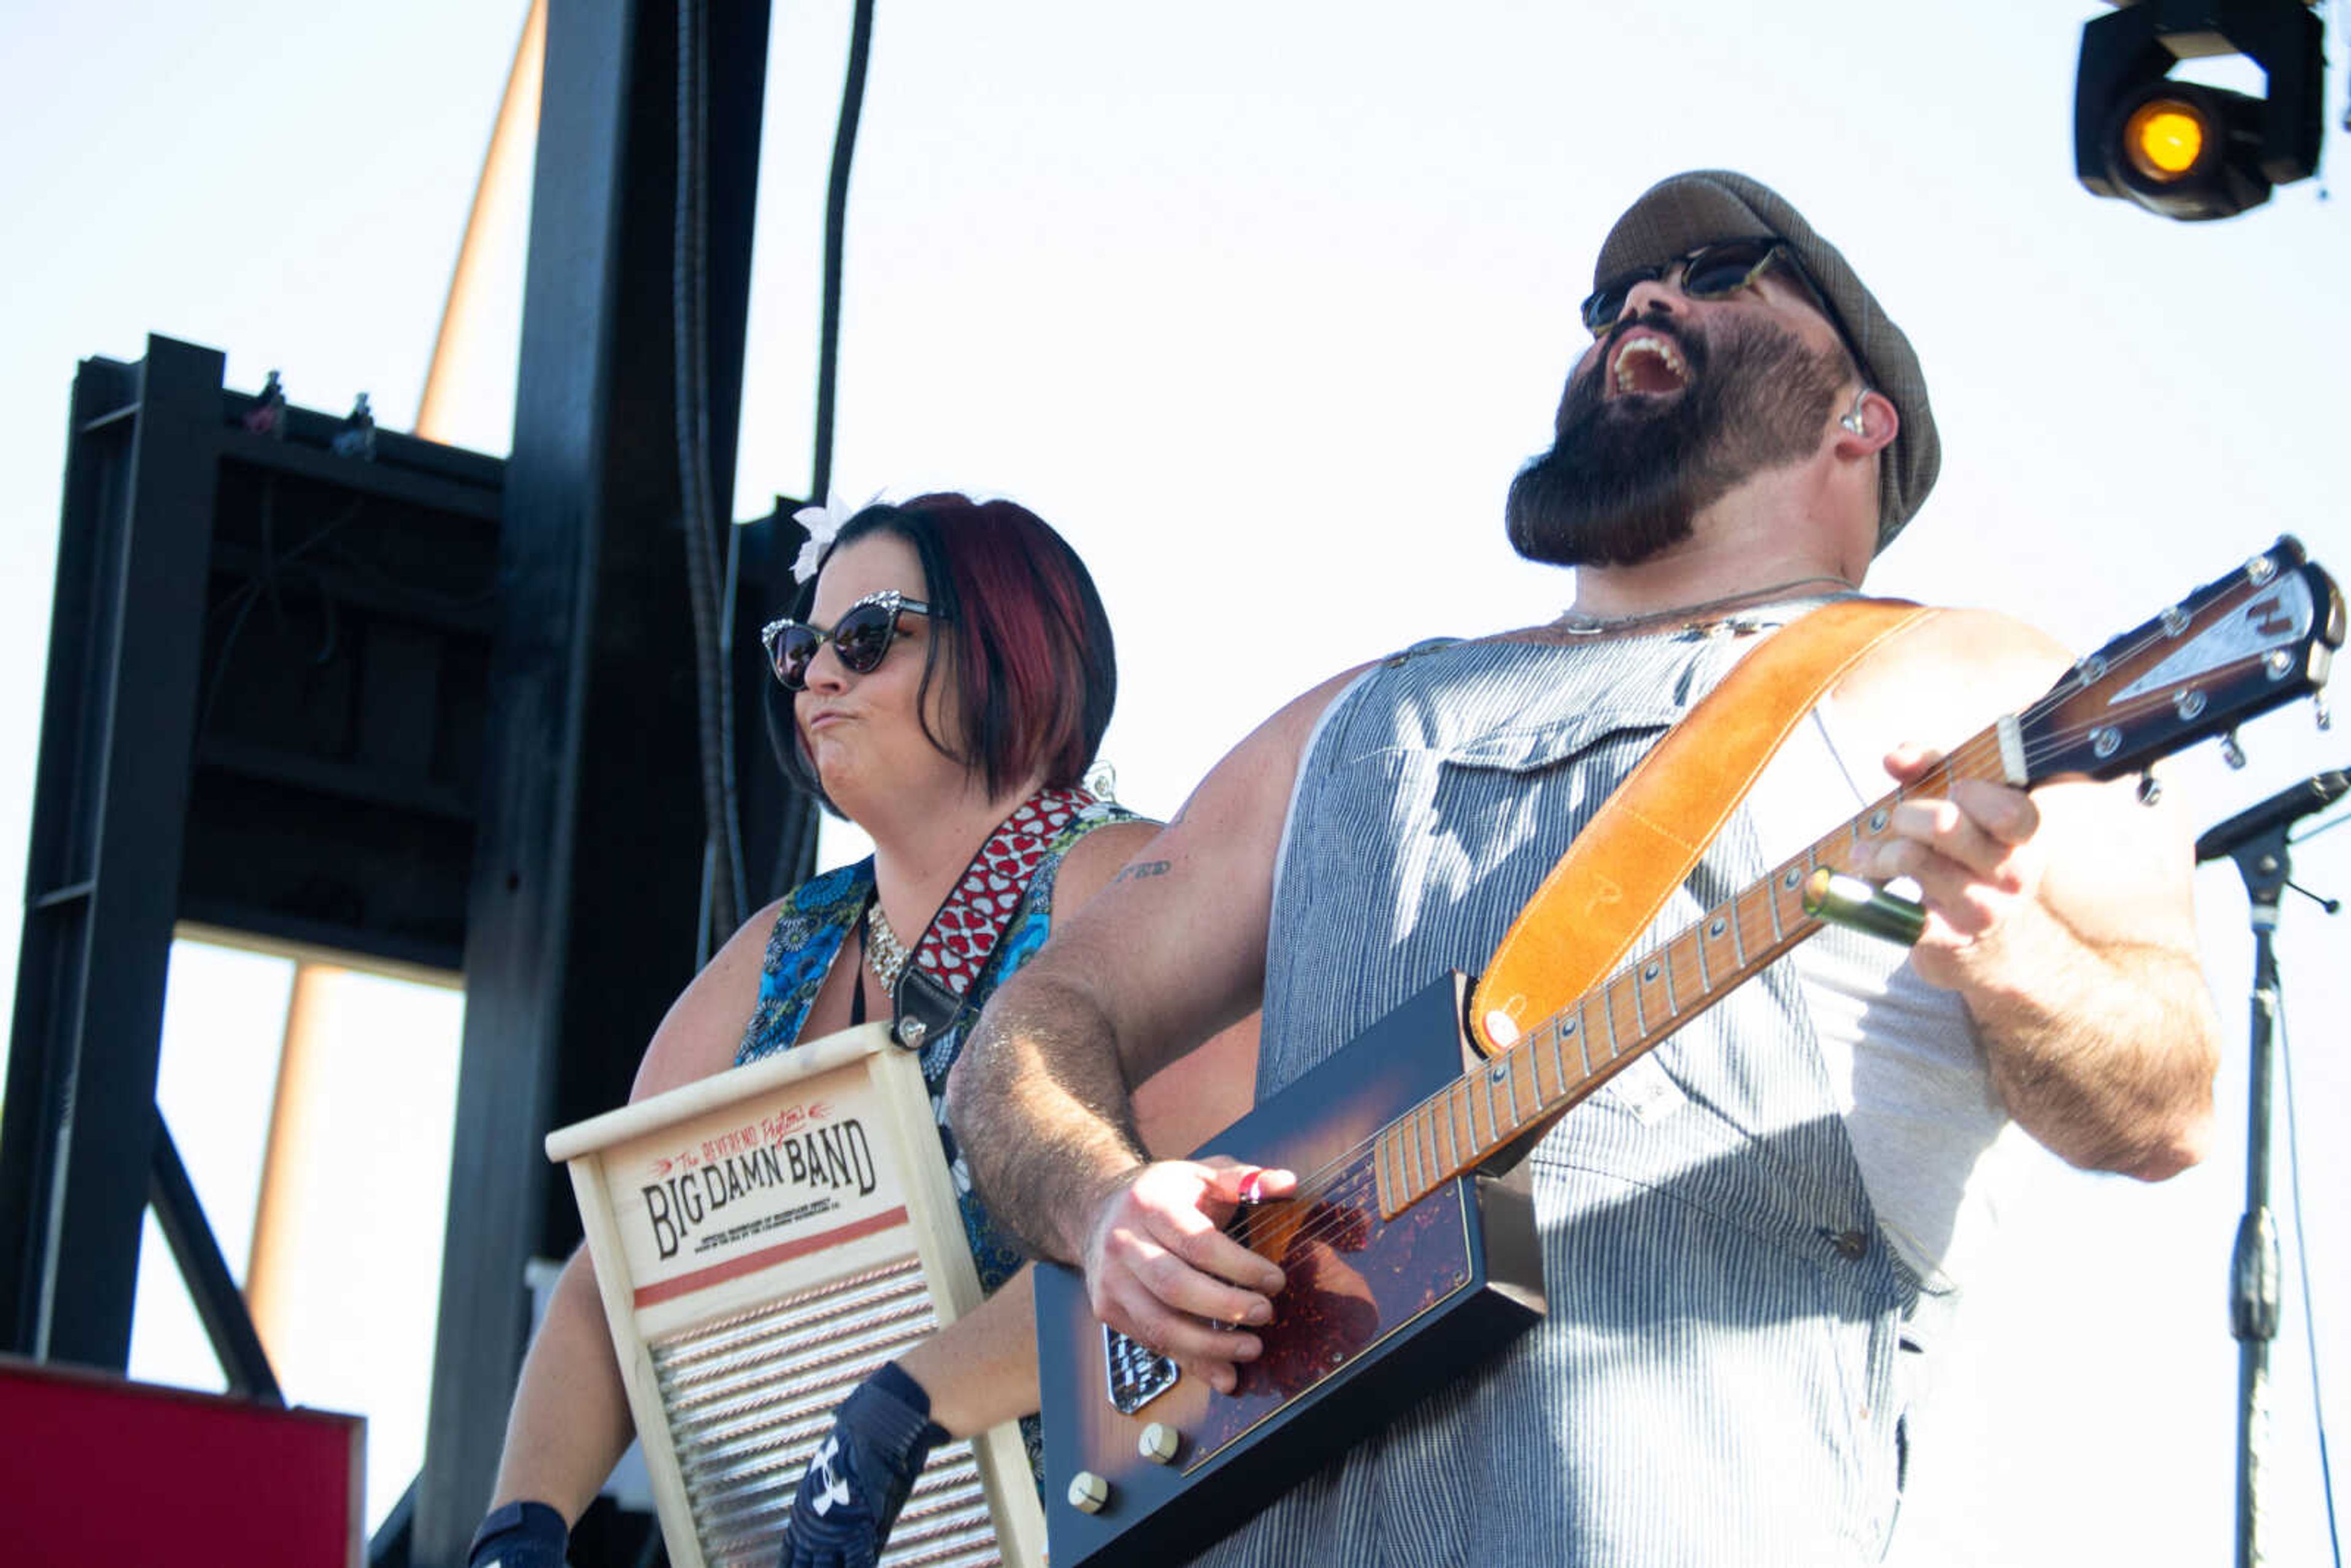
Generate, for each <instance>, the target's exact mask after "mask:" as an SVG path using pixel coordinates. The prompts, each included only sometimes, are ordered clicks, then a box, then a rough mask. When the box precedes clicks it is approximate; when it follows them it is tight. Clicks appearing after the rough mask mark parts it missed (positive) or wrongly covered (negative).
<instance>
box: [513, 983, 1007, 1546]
mask: <svg viewBox="0 0 2351 1568" xmlns="http://www.w3.org/2000/svg"><path fill="white" fill-rule="evenodd" d="M547 1154H548V1157H549V1159H551V1160H554V1161H556V1162H558V1163H559V1164H563V1165H566V1166H569V1168H570V1171H571V1185H572V1189H573V1191H574V1193H575V1194H576V1195H577V1197H578V1198H579V1200H580V1218H581V1220H582V1221H583V1223H584V1224H585V1227H586V1229H587V1232H588V1248H589V1251H590V1254H591V1255H592V1256H593V1258H594V1259H595V1262H596V1279H597V1283H598V1286H599V1288H600V1289H601V1291H602V1292H603V1297H604V1314H605V1318H606V1321H607V1322H609V1323H610V1324H611V1331H612V1343H613V1345H614V1346H615V1348H616V1349H617V1350H618V1352H619V1354H620V1362H621V1374H622V1381H623V1382H624V1383H625V1384H626V1385H627V1387H628V1394H629V1406H630V1408H631V1410H632V1412H633V1413H634V1415H635V1417H636V1423H637V1433H638V1437H639V1440H640V1442H642V1444H643V1448H644V1454H645V1465H646V1469H647V1470H648V1471H649V1472H650V1473H651V1475H652V1478H653V1494H654V1497H655V1500H656V1501H657V1503H658V1505H659V1508H660V1511H661V1521H662V1531H663V1533H664V1536H665V1538H666V1540H667V1542H668V1546H669V1557H670V1562H671V1563H673V1564H674V1568H731V1565H733V1564H737V1563H741V1564H749V1563H758V1564H761V1565H763V1568H764V1565H765V1564H768V1563H773V1562H774V1561H775V1559H776V1550H777V1545H778V1542H779V1541H780V1539H781V1536H782V1533H783V1528H784V1523H785V1521H787V1520H788V1519H789V1518H790V1516H791V1501H792V1492H793V1490H794V1489H795V1487H796V1486H797V1485H798V1483H799V1476H800V1472H801V1470H802V1469H805V1468H806V1466H807V1464H808V1459H809V1456H810V1453H811V1452H812V1451H813V1450H814V1448H816V1446H817V1444H818V1443H819V1442H820V1441H821V1440H822V1439H823V1437H824V1436H825V1434H826V1433H827V1432H828V1431H829V1430H830V1429H831V1420H832V1411H833V1407H834V1406H837V1405H838V1404H839V1403H840V1402H841V1399H842V1398H843V1397H844V1396H847V1394H848V1393H849V1391H850V1389H851V1388H852V1387H853V1386H854V1385H856V1384H857V1382H858V1381H859V1380H860V1379H861V1378H862V1377H864V1376H865V1375H866V1374H867V1373H869V1372H871V1371H872V1369H873V1368H874V1367H876V1366H878V1365H880V1364H882V1363H883V1362H884V1361H887V1360H889V1359H890V1358H891V1357H892V1356H893V1355H896V1354H899V1353H901V1352H902V1351H904V1349H906V1348H907V1347H908V1346H909V1345H911V1344H913V1343H914V1342H915V1341H917V1340H919V1339H920V1338H922V1337H923V1335H925V1333H928V1332H930V1331H931V1330H932V1329H933V1328H935V1327H936V1326H938V1325H940V1324H944V1323H947V1322H953V1321H954V1320H955V1319H956V1317H957V1316H959V1315H960V1314H961V1313H963V1312H968V1311H970V1310H971V1309H972V1308H973V1307H975V1306H977V1304H978V1302H979V1300H980V1292H979V1281H978V1278H977V1275H976V1274H975V1272H974V1271H973V1269H972V1264H971V1254H970V1251H969V1249H968V1248H967V1245H966V1243H965V1241H964V1236H963V1228H962V1224H961V1222H960V1220H959V1218H958V1217H957V1215H956V1202H955V1193H954V1188H953V1186H952V1185H951V1183H950V1179H949V1177H948V1174H947V1169H946V1161H945V1160H944V1159H943V1158H942V1157H941V1155H940V1150H939V1138H938V1129H937V1127H936V1125H935V1124H934V1123H933V1121H932V1116H931V1102H930V1096H929V1094H928V1093H927V1092H925V1089H924V1086H923V1077H922V1071H921V1068H920V1065H919V1063H918V1062H917V1061H916V1060H915V1058H914V1055H913V1054H912V1053H911V1052H908V1051H903V1050H900V1049H899V1048H898V1047H896V1046H894V1045H893V1044H891V1043H890V1040H889V1036H888V1033H887V1031H886V1029H885V1027H884V1026H883V1025H882V1024H879V1023H870V1024H865V1025H862V1026H861V1027H859V1028H856V1029H852V1030H844V1031H842V1032H841V1033H840V1034H836V1035H831V1036H828V1037H827V1038H825V1039H823V1040H816V1041H813V1042H811V1043H810V1044H807V1045H802V1046H799V1047H797V1048H795V1049H793V1050H790V1051H779V1052H778V1053H777V1054H775V1055H774V1056H770V1057H768V1058H766V1059H764V1060H762V1061H755V1062H752V1063H750V1064H748V1065H747V1066H743V1067H737V1068H735V1069H733V1070H732V1071H727V1072H723V1073H720V1074H718V1075H717V1076H716V1077H713V1078H705V1079H703V1080H700V1081H699V1082H694V1083H689V1084H685V1085H684V1086H683V1087H680V1088H678V1089H674V1090H672V1091H671V1092H668V1093H666V1094H662V1095H658V1096H655V1097H654V1098H653V1099H649V1100H643V1101H640V1102H638V1103H635V1104H632V1105H628V1106H624V1107H622V1109H620V1110H618V1111H613V1112H610V1113H606V1114H604V1115H601V1116H598V1117H595V1118H593V1119H592V1120H590V1121H586V1122H580V1123H577V1124H573V1125H571V1126H569V1127H564V1128H559V1129H558V1130H557V1131H555V1132H553V1133H550V1134H548V1139H547ZM1044 1540H1045V1530H1044V1522H1043V1519H1042V1517H1041V1514H1040V1510H1039V1508H1038V1504H1037V1491H1036V1486H1035V1483H1034V1482H1033V1481H1032V1480H1031V1479H1030V1476H1029V1464H1028V1459H1027V1456H1026V1453H1025V1451H1024V1449H1023V1448H1022V1447H1021V1442H1020V1432H1019V1427H1018V1425H1017V1424H1014V1423H1009V1422H1008V1423H1006V1424H1005V1425H1003V1426H1000V1427H995V1428H993V1429H991V1430H990V1431H987V1432H986V1433H983V1434H982V1435H981V1436H980V1437H978V1438H977V1439H976V1440H974V1441H970V1442H956V1443H949V1444H944V1445H942V1446H941V1447H940V1448H938V1449H937V1450H936V1451H935V1452H934V1453H933V1454H932V1456H931V1460H930V1463H929V1465H928V1466H927V1467H926V1468H925V1469H924V1471H923V1475H922V1478H921V1479H920V1480H919V1481H917V1482H916V1484H915V1487H914V1494H913V1496H912V1497H910V1498H909V1499H908V1500H907V1502H906V1507H905V1510H904V1512H903V1513H901V1514H900V1515H899V1518H898V1524H897V1528H896V1530H895V1531H893V1533H892V1536H891V1539H890V1544H889V1547H888V1549H887V1550H886V1551H885V1552H883V1558H882V1561H883V1563H890V1564H914V1563H923V1564H939V1565H942V1568H944V1565H949V1564H953V1565H958V1568H960V1565H963V1564H971V1565H973V1568H977V1565H978V1564H982V1563H1007V1564H1009V1565H1011V1568H1029V1565H1030V1564H1035V1563H1041V1562H1042V1560H1043V1549H1044Z"/></svg>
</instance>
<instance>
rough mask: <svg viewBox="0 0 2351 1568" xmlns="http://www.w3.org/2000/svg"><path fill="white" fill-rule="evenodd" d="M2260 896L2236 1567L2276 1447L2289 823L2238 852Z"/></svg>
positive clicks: (2239, 1328) (2236, 1324)
mask: <svg viewBox="0 0 2351 1568" xmlns="http://www.w3.org/2000/svg"><path fill="white" fill-rule="evenodd" d="M2230 858H2231V859H2232V860H2234V861H2235V862H2237V870H2238V873H2240V874H2241V875H2242V876H2243V878H2244V879H2245V895H2246V897H2247V898H2249V899H2250V900H2251V901H2252V927H2253V994H2252V1084H2251V1087H2250V1090H2249V1092H2247V1094H2246V1097H2245V1114H2246V1121H2247V1128H2246V1134H2245V1212H2244V1214H2243V1216H2242V1218H2240V1219H2239V1220H2238V1221H2237V1241H2236V1249H2235V1251H2234V1252H2233V1254H2232V1255H2231V1260H2230V1264H2229V1332H2230V1333H2231V1334H2233V1335H2235V1337H2236V1341H2237V1568H2260V1564H2261V1563H2262V1562H2263V1561H2264V1556H2263V1553H2262V1528H2261V1526H2262V1502H2261V1500H2262V1487H2261V1481H2262V1469H2263V1467H2264V1466H2265V1465H2266V1464H2267V1463H2268V1460H2269V1447H2270V1403H2269V1401H2270V1342H2271V1341H2272V1340H2273V1339H2275V1338H2276V1337H2277V1328H2278V1275H2279V1265H2278V1236H2277V1222H2276V1220H2275V1219H2274V1218H2273V1217H2272V1216H2271V1214H2270V1082H2271V1076H2272V1071H2273V1067H2274V1065H2275V1054H2276V1039H2277V1009H2278V966H2277V946H2276V944H2275V943H2274V942H2273V940H2272V937H2273V934H2274V933H2275V932H2276V930H2277V923H2278V898H2279V896H2280V895H2281V894H2283V893H2284V891H2285V885H2286V881H2287V878H2288V877H2289V876H2291V875H2292V873H2293V862H2292V859H2291V857H2290V856H2289V854H2288V852H2287V850H2286V839H2285V824H2283V823H2279V824H2278V825H2277V826H2276V827H2274V828H2272V829H2270V830H2269V831H2265V832H2263V833H2261V834H2259V835H2258V836H2256V837H2254V838H2252V839H2248V840H2246V841H2244V842H2243V843H2241V844H2240V845H2238V846H2237V847H2236V848H2235V849H2234V850H2232V851H2231V852H2230Z"/></svg>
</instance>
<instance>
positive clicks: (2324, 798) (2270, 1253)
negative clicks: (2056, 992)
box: [2196, 769, 2346, 1568]
mask: <svg viewBox="0 0 2351 1568" xmlns="http://www.w3.org/2000/svg"><path fill="white" fill-rule="evenodd" d="M2345 793H2346V779H2345V777H2344V774H2343V772H2342V771H2341V770H2339V769H2338V770H2336V771H2335V772H2332V773H2322V774H2320V775H2318V776H2317V777H2316V778H2314V779H2305V780H2304V781H2303V782H2302V783H2299V784H2296V785H2294V786H2293V787H2291V788H2289V789H2284V790H2282V791H2280V792H2279V793H2278V794H2276V795H2273V796H2272V797H2271V798H2270V799H2269V800H2264V801H2262V803H2261V804H2260V805H2258V806H2255V807H2253V808H2252V810H2246V811H2241V812H2239V813H2238V814H2237V815H2236V816H2234V817H2231V818H2230V819H2229V820H2228V821H2225V822H2222V823H2220V825H2219V826H2218V827H2215V828H2213V829H2212V830H2210V831H2209V832H2207V833H2205V834H2204V836H2203V837H2202V838H2200V839H2199V840H2198V841H2197V843H2196V858H2197V860H2198V861H2199V862H2202V861H2209V860H2218V859H2220V857H2221V856H2222V855H2226V856H2228V857H2229V858H2230V859H2231V860H2233V861H2235V862H2237V871H2238V873H2239V874H2240V875H2241V876H2242V877H2243V878H2244V882H2245V895H2246V897H2247V898H2248V899H2249V900H2250V901H2251V903H2252V928H2253V994H2252V1085H2251V1088H2250V1091H2249V1092H2248V1093H2247V1095H2246V1120H2247V1123H2248V1126H2247V1129H2246V1135H2245V1212H2244V1215H2243V1217H2242V1218H2240V1219H2239V1220H2238V1221H2237V1241H2236V1249H2235V1251H2234V1253H2233V1255H2232V1256H2231V1260H2230V1265H2229V1327H2230V1333H2231V1334H2233V1335H2234V1336H2235V1338H2236V1341H2237V1568H2260V1564H2261V1563H2262V1562H2263V1561H2264V1554H2263V1552H2262V1528H2261V1526H2262V1506H2261V1500H2262V1487H2261V1481H2262V1468H2263V1466H2264V1465H2265V1464H2266V1463H2267V1461H2268V1458H2269V1447H2270V1404H2269V1397H2270V1342H2271V1341H2272V1340H2273V1339H2275V1338H2276V1337H2277V1328H2278V1295H2279V1291H2278V1279H2279V1274H2280V1267H2279V1262H2278V1236H2277V1222H2276V1220H2275V1219H2274V1218H2272V1216H2271V1214H2270V1084H2271V1076H2272V1071H2273V1067H2274V1065H2275V1057H2276V1040H2277V1013H2278V966H2277V947H2276V945H2275V943H2274V941H2273V936H2274V934H2275V933H2276V931H2277V924H2278V900H2279V898H2280V897H2281V896H2282V895H2283V894H2284V893H2285V891H2286V889H2287V888H2288V887H2289V886H2291V885H2292V878H2293V874H2294V860H2293V856H2292V855H2291V853H2289V852H2288V851H2287V848H2286V830H2287V829H2288V828H2290V827H2292V826H2293V825H2294V823H2295V822H2297V821H2300V820H2301V819H2302V818H2304V816H2307V815H2309V814H2310V813H2311V812H2313V811H2316V810H2322V809H2323V808H2325V806H2326V805H2328V804H2330V803H2331V802H2333V801H2334V800H2338V799H2340V798H2341V797H2342V796H2343V795H2344V794H2345ZM2327 913H2329V914H2333V913H2334V910H2333V908H2332V907H2329V908H2328V911H2327Z"/></svg>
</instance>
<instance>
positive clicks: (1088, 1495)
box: [1070, 1470, 1110, 1513]
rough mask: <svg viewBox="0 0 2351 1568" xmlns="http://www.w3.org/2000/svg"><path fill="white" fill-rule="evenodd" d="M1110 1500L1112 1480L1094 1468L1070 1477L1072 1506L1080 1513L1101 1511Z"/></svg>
mask: <svg viewBox="0 0 2351 1568" xmlns="http://www.w3.org/2000/svg"><path fill="white" fill-rule="evenodd" d="M1109 1501H1110V1482H1108V1481H1106V1480H1104V1479H1102V1477H1100V1476H1098V1475H1096V1474H1094V1473H1093V1471H1092V1470H1080V1471H1079V1472H1078V1473H1077V1474H1076V1475H1074V1476H1071V1478H1070V1506H1071V1508H1074V1509H1076V1510H1077V1511H1079V1512H1080V1513H1100V1512H1101V1511H1102V1508H1103V1506H1104V1505H1105V1504H1107V1503H1108V1502H1109Z"/></svg>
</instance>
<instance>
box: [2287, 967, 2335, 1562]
mask: <svg viewBox="0 0 2351 1568" xmlns="http://www.w3.org/2000/svg"><path fill="white" fill-rule="evenodd" d="M2277 1043H2278V1063H2279V1065H2280V1066H2281V1067H2282V1068H2283V1070H2284V1073H2283V1076H2284V1078H2285V1178H2286V1190H2287V1191H2289V1192H2291V1193H2292V1194H2293V1195H2294V1255H2295V1260H2296V1262H2297V1264H2298V1267H2297V1268H2296V1270H2295V1272H2296V1273H2297V1274H2299V1275H2300V1276H2301V1279H2302V1333H2303V1342H2304V1347H2305V1348H2306V1349H2307V1350H2308V1351H2309V1353H2310V1409H2311V1416H2312V1419H2313V1420H2314V1423H2315V1425H2316V1427H2317V1429H2318V1490H2319V1501H2320V1502H2321V1504H2322V1505H2323V1506H2324V1507H2325V1510H2326V1541H2327V1544H2328V1545H2329V1546H2330V1547H2332V1548H2333V1549H2334V1553H2335V1568H2343V1539H2342V1537H2341V1535H2340V1534H2339V1533H2338V1532H2337V1531H2336V1530H2335V1469H2334V1467H2333V1465H2332V1464H2330V1463H2329V1462H2328V1459H2327V1454H2326V1404H2325V1400H2324V1399H2322V1398H2321V1397H2320V1395H2319V1384H2318V1314H2317V1312H2316V1311H2315V1310H2314V1308H2313V1307H2312V1305H2311V1300H2310V1238H2309V1237H2308V1236H2307V1235H2306V1234H2305V1233H2304V1229H2303V1221H2302V1213H2303V1203H2302V1129H2301V1125H2300V1118H2299V1117H2298V1116H2297V1115H2296V1113H2295V1107H2294V1051H2293V1048H2292V1045H2291V1037H2290V1036H2289V1035H2288V1033H2287V1030H2286V1027H2285V993H2284V991H2283V988H2281V990H2280V991H2279V993H2278V1001H2277Z"/></svg>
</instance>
